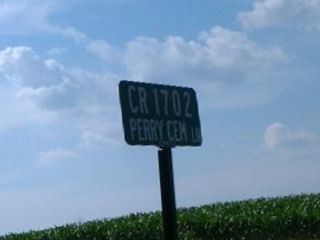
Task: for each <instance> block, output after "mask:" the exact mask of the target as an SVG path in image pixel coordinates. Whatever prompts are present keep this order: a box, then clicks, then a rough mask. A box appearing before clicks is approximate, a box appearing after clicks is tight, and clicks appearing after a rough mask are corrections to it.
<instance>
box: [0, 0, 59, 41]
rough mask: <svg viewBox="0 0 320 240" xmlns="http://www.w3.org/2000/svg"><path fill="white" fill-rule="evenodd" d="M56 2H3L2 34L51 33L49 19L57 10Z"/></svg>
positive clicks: (1, 16) (0, 7) (36, 0)
mask: <svg viewBox="0 0 320 240" xmlns="http://www.w3.org/2000/svg"><path fill="white" fill-rule="evenodd" d="M56 3H57V2H55V1H51V0H49V1H41V0H3V1H1V2H0V26H1V29H0V33H1V34H15V35H23V34H29V33H31V32H35V31H50V30H51V29H52V25H51V24H50V23H49V21H48V19H49V17H50V16H51V15H52V14H53V13H54V12H55V10H56V9H57V4H56Z"/></svg>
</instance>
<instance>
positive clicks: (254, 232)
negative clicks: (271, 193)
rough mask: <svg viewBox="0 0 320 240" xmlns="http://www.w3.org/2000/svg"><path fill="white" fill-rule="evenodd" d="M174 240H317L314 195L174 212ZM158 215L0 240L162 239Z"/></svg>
mask: <svg viewBox="0 0 320 240" xmlns="http://www.w3.org/2000/svg"><path fill="white" fill-rule="evenodd" d="M178 232H179V237H180V238H179V239H180V240H191V239H192V240H193V239H199V240H200V239H203V240H210V239H259V240H263V239H280V240H281V239H283V240H285V239H296V240H298V239H299V240H303V239H320V194H308V195H306V194H305V195H298V196H288V197H282V198H270V199H265V198H261V199H257V200H248V201H240V202H231V203H218V204H212V205H206V206H202V207H193V208H186V209H179V211H178ZM162 238H163V236H162V224H161V214H160V213H159V212H156V213H149V214H133V215H129V216H125V217H121V218H116V219H111V220H101V221H91V222H87V223H83V224H70V225H66V226H61V227H55V228H51V229H46V230H42V231H30V232H26V233H21V234H8V235H6V236H3V237H0V240H38V239H39V240H40V239H41V240H53V239H54V240H77V239H81V240H89V239H90V240H93V239H95V240H100V239H106V240H107V239H108V240H109V239H110V240H118V239H119V240H122V239H124V240H125V239H133V240H147V239H148V240H151V239H162Z"/></svg>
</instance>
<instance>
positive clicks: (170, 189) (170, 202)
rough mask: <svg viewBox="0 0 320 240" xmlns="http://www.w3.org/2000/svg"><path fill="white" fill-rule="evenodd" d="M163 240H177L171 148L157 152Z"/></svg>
mask: <svg viewBox="0 0 320 240" xmlns="http://www.w3.org/2000/svg"><path fill="white" fill-rule="evenodd" d="M158 158H159V172H160V187H161V200H162V216H163V232H164V240H177V239H178V234H177V220H176V200H175V194H174V178H173V166H172V153H171V148H160V149H159V150H158Z"/></svg>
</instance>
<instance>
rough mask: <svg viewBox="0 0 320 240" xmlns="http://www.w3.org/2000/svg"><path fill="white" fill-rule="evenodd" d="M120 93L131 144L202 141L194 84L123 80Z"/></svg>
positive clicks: (184, 143)
mask: <svg viewBox="0 0 320 240" xmlns="http://www.w3.org/2000/svg"><path fill="white" fill-rule="evenodd" d="M119 95H120V103H121V110H122V123H123V127H124V134H125V140H126V142H127V143H128V144H130V145H155V146H158V147H175V146H200V145H201V143H202V137H201V128H200V119H199V112H198V104H197V99H196V92H195V91H194V90H193V89H192V88H187V87H176V86H168V85H160V84H151V83H142V82H132V81H121V82H120V84H119Z"/></svg>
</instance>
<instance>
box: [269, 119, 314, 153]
mask: <svg viewBox="0 0 320 240" xmlns="http://www.w3.org/2000/svg"><path fill="white" fill-rule="evenodd" d="M310 139H312V134H310V133H308V132H306V131H304V130H296V129H291V128H289V127H287V126H285V125H283V124H281V123H272V124H271V125H269V126H268V127H267V128H266V130H265V133H264V143H265V146H266V147H267V149H269V150H274V149H276V148H278V147H280V146H284V145H292V144H302V143H305V142H307V141H309V140H310Z"/></svg>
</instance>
